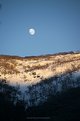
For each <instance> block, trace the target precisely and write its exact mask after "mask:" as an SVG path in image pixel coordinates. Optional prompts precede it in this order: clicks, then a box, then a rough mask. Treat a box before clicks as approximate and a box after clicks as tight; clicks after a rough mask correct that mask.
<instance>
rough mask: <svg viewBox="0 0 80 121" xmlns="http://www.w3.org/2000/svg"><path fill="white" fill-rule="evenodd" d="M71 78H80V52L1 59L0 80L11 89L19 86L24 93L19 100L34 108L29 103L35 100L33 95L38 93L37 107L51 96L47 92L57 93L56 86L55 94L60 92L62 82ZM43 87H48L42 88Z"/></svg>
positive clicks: (5, 57) (1, 57) (0, 57)
mask: <svg viewBox="0 0 80 121" xmlns="http://www.w3.org/2000/svg"><path fill="white" fill-rule="evenodd" d="M69 77H70V78H72V79H75V78H77V79H78V77H80V53H79V52H69V53H59V54H54V55H45V56H33V57H18V56H4V55H1V56H0V80H6V81H7V82H8V84H9V85H12V86H18V85H19V90H20V91H21V95H20V96H19V99H22V98H24V100H25V101H26V100H27V104H28V105H32V104H30V100H31V99H32V98H33V99H34V98H35V96H32V95H34V94H33V93H37V95H36V98H37V99H36V98H35V99H34V100H35V101H34V103H35V105H36V104H38V103H40V101H42V102H44V100H46V99H47V97H48V96H49V95H50V93H48V92H49V91H50V89H51V88H53V89H52V90H51V93H52V92H54V91H53V90H54V89H55V87H56V85H57V90H56V91H60V90H61V89H62V84H61V83H62V82H65V81H64V80H65V79H69ZM70 83H71V82H70ZM72 83H73V82H72ZM74 83H75V82H74ZM40 84H41V87H40ZM43 85H45V88H42V87H43ZM71 85H72V84H69V86H71ZM54 86H55V87H54ZM74 86H77V84H74ZM28 87H29V88H28ZM34 87H35V88H34ZM47 90H48V91H47ZM43 92H46V93H43ZM36 101H37V102H36Z"/></svg>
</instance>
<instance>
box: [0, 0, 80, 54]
mask: <svg viewBox="0 0 80 121" xmlns="http://www.w3.org/2000/svg"><path fill="white" fill-rule="evenodd" d="M0 3H1V4H2V7H1V9H0V54H7V55H18V56H32V55H43V54H52V53H58V52H65V51H76V50H80V0H0ZM32 27H33V28H35V30H36V34H35V35H34V36H31V35H29V33H28V29H29V28H32Z"/></svg>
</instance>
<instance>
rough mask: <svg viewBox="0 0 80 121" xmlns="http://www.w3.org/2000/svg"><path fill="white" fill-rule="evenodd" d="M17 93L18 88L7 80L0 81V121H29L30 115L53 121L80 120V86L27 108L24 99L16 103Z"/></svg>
mask: <svg viewBox="0 0 80 121" xmlns="http://www.w3.org/2000/svg"><path fill="white" fill-rule="evenodd" d="M17 93H20V92H19V91H18V88H14V87H11V86H9V85H8V84H7V82H6V80H1V81H0V121H27V120H28V119H29V118H30V117H39V118H40V117H43V118H44V117H49V119H48V120H51V121H52V120H54V121H79V120H80V87H76V88H68V89H67V90H64V91H62V92H58V93H56V95H51V96H49V98H48V99H47V100H46V102H45V103H43V104H40V105H38V106H32V107H29V108H27V109H25V103H24V101H20V100H17V102H16V103H15V100H16V94H17ZM45 93H46V92H45ZM29 120H31V119H29ZM32 120H33V119H32ZM34 120H36V119H34Z"/></svg>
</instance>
